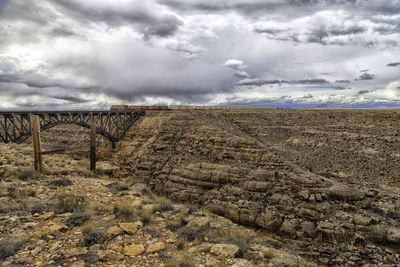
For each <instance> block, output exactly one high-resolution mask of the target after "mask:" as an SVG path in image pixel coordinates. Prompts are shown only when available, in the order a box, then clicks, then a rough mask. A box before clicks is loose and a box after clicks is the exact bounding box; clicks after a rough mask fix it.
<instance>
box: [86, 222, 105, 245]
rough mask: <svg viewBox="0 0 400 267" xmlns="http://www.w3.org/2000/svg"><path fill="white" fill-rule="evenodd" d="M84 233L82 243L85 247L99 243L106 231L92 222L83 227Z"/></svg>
mask: <svg viewBox="0 0 400 267" xmlns="http://www.w3.org/2000/svg"><path fill="white" fill-rule="evenodd" d="M82 235H83V240H82V245H83V246H85V247H89V246H91V245H94V244H98V243H99V242H100V241H102V240H103V238H104V232H103V231H100V230H98V229H96V227H94V226H93V225H91V224H89V225H86V226H84V227H82Z"/></svg>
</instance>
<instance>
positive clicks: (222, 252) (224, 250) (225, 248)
mask: <svg viewBox="0 0 400 267" xmlns="http://www.w3.org/2000/svg"><path fill="white" fill-rule="evenodd" d="M238 252H239V247H238V246H236V245H234V244H215V245H213V246H212V247H211V250H210V253H211V254H213V255H215V256H223V257H228V258H233V257H235V256H236V254H237V253H238Z"/></svg>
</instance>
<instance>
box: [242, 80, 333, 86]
mask: <svg viewBox="0 0 400 267" xmlns="http://www.w3.org/2000/svg"><path fill="white" fill-rule="evenodd" d="M326 83H329V82H328V81H327V80H325V79H304V80H299V81H285V80H263V79H244V80H241V81H239V82H238V85H241V86H262V85H267V84H271V85H272V84H278V85H281V84H303V85H313V84H326Z"/></svg>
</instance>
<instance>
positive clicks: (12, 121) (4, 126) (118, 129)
mask: <svg viewBox="0 0 400 267" xmlns="http://www.w3.org/2000/svg"><path fill="white" fill-rule="evenodd" d="M144 114H145V112H144V111H129V110H121V111H9V112H4V111H1V112H0V141H3V142H4V143H9V142H15V143H21V142H23V141H25V140H26V139H28V138H29V137H30V136H31V134H32V129H31V116H32V115H37V116H39V123H40V130H41V132H43V131H46V130H48V129H50V128H52V127H55V126H57V125H61V124H76V125H79V126H82V127H85V128H89V129H90V126H91V125H92V124H93V123H94V124H95V125H96V132H97V133H98V134H101V135H102V136H104V137H105V138H107V139H108V140H110V141H111V142H112V144H113V146H115V142H118V141H120V140H121V139H122V138H124V136H125V134H126V132H127V131H128V130H129V128H130V127H131V126H132V125H133V123H134V122H135V121H136V120H137V119H139V118H140V117H141V116H144Z"/></svg>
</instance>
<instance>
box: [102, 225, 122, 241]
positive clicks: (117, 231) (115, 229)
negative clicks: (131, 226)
mask: <svg viewBox="0 0 400 267" xmlns="http://www.w3.org/2000/svg"><path fill="white" fill-rule="evenodd" d="M123 233H124V231H123V230H122V229H121V227H119V226H116V225H114V226H111V227H110V228H108V229H107V233H106V238H107V239H111V238H113V237H115V236H119V235H122V234H123Z"/></svg>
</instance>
